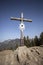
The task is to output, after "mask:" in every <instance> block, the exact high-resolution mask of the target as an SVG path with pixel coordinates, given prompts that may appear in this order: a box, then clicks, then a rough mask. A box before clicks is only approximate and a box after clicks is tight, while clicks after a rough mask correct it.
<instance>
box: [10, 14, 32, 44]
mask: <svg viewBox="0 0 43 65" xmlns="http://www.w3.org/2000/svg"><path fill="white" fill-rule="evenodd" d="M10 19H11V20H17V21H20V22H21V23H22V24H23V22H32V20H31V19H25V18H23V13H21V17H20V18H16V17H11V18H10ZM23 25H24V24H23ZM23 25H22V26H23ZM20 31H21V42H20V43H21V44H20V45H24V42H23V30H20Z"/></svg>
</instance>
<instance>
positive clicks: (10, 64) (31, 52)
mask: <svg viewBox="0 0 43 65" xmlns="http://www.w3.org/2000/svg"><path fill="white" fill-rule="evenodd" d="M0 65H43V47H31V48H27V47H26V46H21V47H18V48H17V49H16V50H14V51H12V50H5V51H1V52H0Z"/></svg>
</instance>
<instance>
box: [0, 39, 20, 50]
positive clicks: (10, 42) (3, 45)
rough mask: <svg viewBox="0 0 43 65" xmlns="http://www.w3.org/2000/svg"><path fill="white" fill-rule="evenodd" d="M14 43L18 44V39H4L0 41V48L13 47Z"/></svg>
mask: <svg viewBox="0 0 43 65" xmlns="http://www.w3.org/2000/svg"><path fill="white" fill-rule="evenodd" d="M16 45H18V46H19V45H20V39H12V40H5V41H4V42H0V50H6V49H15V47H16Z"/></svg>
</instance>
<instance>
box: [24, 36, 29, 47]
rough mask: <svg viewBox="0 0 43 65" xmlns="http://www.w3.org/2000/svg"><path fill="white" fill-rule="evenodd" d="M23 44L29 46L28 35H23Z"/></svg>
mask: <svg viewBox="0 0 43 65" xmlns="http://www.w3.org/2000/svg"><path fill="white" fill-rule="evenodd" d="M24 45H25V46H27V47H30V39H29V37H28V36H27V37H25V36H24Z"/></svg>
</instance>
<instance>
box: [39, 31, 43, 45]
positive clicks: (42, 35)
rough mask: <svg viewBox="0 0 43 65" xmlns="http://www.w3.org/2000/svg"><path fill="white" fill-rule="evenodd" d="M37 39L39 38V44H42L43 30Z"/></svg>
mask: <svg viewBox="0 0 43 65" xmlns="http://www.w3.org/2000/svg"><path fill="white" fill-rule="evenodd" d="M39 40H40V45H43V32H42V33H41V34H40V38H39Z"/></svg>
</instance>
